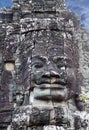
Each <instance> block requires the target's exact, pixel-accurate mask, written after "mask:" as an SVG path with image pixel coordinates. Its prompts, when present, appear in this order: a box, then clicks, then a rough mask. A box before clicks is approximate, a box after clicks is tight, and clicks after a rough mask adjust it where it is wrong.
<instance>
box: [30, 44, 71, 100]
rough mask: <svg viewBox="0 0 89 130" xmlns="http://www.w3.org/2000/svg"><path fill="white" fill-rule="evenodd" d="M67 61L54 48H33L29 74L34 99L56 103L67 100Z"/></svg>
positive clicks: (57, 49) (37, 46)
mask: <svg viewBox="0 0 89 130" xmlns="http://www.w3.org/2000/svg"><path fill="white" fill-rule="evenodd" d="M67 60H68V59H67V58H65V57H64V55H63V54H62V53H60V48H57V47H56V46H55V47H53V46H51V47H48V48H47V47H44V46H43V47H42V46H39V45H36V46H35V49H34V50H33V53H32V74H31V80H32V82H31V87H32V89H33V91H34V98H35V99H38V100H54V101H56V102H61V101H65V100H66V99H67V95H68V88H67V66H66V65H67ZM71 76H72V75H71ZM72 77H73V76H72Z"/></svg>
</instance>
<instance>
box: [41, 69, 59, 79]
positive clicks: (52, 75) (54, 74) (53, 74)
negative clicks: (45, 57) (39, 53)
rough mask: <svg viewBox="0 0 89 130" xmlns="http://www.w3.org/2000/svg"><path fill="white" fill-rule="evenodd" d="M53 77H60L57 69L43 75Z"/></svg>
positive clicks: (43, 76)
mask: <svg viewBox="0 0 89 130" xmlns="http://www.w3.org/2000/svg"><path fill="white" fill-rule="evenodd" d="M51 77H55V78H59V77H60V76H59V74H58V73H57V72H56V71H53V70H52V71H48V72H46V73H45V74H44V75H42V78H51Z"/></svg>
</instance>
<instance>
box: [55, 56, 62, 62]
mask: <svg viewBox="0 0 89 130" xmlns="http://www.w3.org/2000/svg"><path fill="white" fill-rule="evenodd" d="M53 60H54V61H56V60H64V56H54V57H53Z"/></svg>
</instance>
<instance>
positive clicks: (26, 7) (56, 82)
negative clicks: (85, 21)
mask: <svg viewBox="0 0 89 130" xmlns="http://www.w3.org/2000/svg"><path fill="white" fill-rule="evenodd" d="M79 27H80V26H79V19H78V17H77V16H76V15H75V14H74V13H72V12H70V11H69V10H68V9H67V8H66V5H65V1H64V0H13V5H12V6H11V7H10V8H5V9H2V10H1V11H0V44H1V45H0V50H1V51H0V130H32V129H34V130H57V129H58V130H80V129H83V130H85V129H86V130H87V128H88V119H87V118H88V114H87V111H85V102H84V100H83V99H82V96H81V95H82V94H81V86H80V78H79V73H80V59H79V56H80V52H79V45H78V44H79V40H80V39H79V40H78V37H77V36H78V35H79V34H80V33H79ZM86 115H87V116H86Z"/></svg>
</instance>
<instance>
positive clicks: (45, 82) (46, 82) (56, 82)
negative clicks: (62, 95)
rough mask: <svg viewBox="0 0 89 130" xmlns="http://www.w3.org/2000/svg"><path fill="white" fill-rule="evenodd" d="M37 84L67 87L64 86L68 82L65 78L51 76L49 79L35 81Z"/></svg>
mask: <svg viewBox="0 0 89 130" xmlns="http://www.w3.org/2000/svg"><path fill="white" fill-rule="evenodd" d="M35 84H37V85H40V86H41V87H42V86H43V87H44V86H45V87H46V86H54V88H56V86H57V87H58V86H59V88H65V87H63V86H65V85H66V82H65V80H64V79H57V78H49V79H39V80H37V81H36V82H35Z"/></svg>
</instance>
